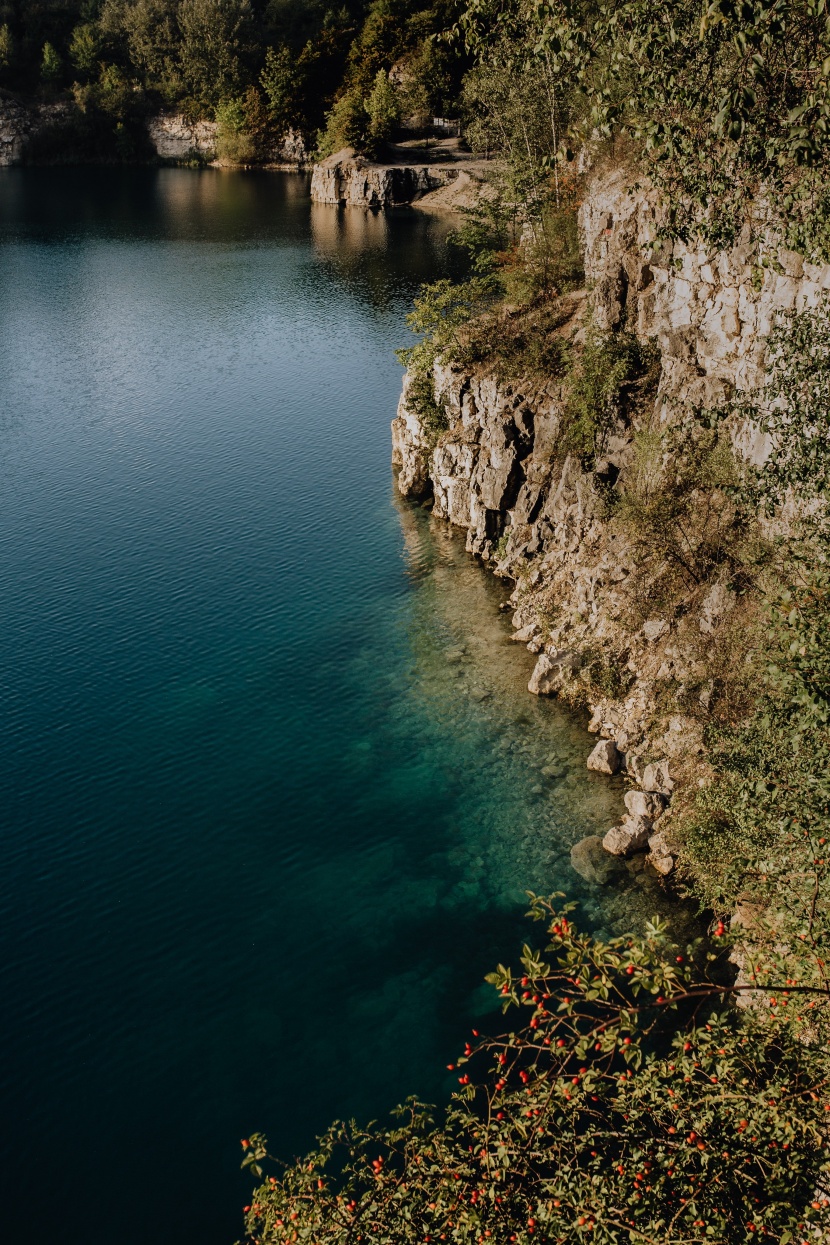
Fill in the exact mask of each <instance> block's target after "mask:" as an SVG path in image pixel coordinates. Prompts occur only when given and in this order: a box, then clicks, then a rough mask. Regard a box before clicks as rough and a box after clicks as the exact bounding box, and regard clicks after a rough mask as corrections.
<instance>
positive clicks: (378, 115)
mask: <svg viewBox="0 0 830 1245" xmlns="http://www.w3.org/2000/svg"><path fill="white" fill-rule="evenodd" d="M366 112H367V113H368V116H369V136H370V138H371V139H372V141H373V143H374V144H375V146H378V145H379V144H381V143H385V142H387V141H388V140H389V139H390V138H391V137H392V135H393V133H394V131H395V127H396V126H397V125H398V122H399V121H400V109H399V105H398V97H397V95H396V93H395V88H394V86H393V85H392V83H391V82H390V81H389V75H388V74H387V72H386V70H385V69H379V70H378V72H377V76H376V77H375V83H374V86H373V87H372V93H371V95H370V96H369V98H368V99H367V100H366Z"/></svg>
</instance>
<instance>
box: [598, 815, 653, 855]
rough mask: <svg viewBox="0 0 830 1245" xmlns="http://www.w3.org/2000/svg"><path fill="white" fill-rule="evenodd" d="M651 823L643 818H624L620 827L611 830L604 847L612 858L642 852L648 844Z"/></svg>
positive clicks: (605, 839) (603, 842)
mask: <svg viewBox="0 0 830 1245" xmlns="http://www.w3.org/2000/svg"><path fill="white" fill-rule="evenodd" d="M650 832H651V821H650V820H646V819H644V818H642V817H624V818H623V820H622V821H621V823H620V824H619V825H618V826H614V827H613V829H611V830H609V831H608V833H607V834H606V836H605V838H604V839H603V840H602V846H603V847H604V848H605V850H606V851H607V852H610V853H611V855H612V856H631V855H632V854H633V853H634V852H641V851H642V850H643V848H644V847H646V846H647V844H648V836H649V834H650Z"/></svg>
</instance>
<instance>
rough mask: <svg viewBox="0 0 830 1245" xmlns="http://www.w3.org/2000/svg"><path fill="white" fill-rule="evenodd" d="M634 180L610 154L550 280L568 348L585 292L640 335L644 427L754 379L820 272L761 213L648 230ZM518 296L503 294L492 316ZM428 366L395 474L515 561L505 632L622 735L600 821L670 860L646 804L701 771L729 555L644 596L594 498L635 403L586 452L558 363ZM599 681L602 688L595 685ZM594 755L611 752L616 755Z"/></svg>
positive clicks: (536, 680)
mask: <svg viewBox="0 0 830 1245" xmlns="http://www.w3.org/2000/svg"><path fill="white" fill-rule="evenodd" d="M633 180H634V178H633V177H632V176H631V175H630V174H628V173H627V172H626V171H625V170H622V169H612V170H611V171H610V172H604V173H602V174H601V175H600V174H598V175H596V176H595V177H594V180H593V182H592V183H590V184H589V185H588V187H587V191H586V194H585V195H584V199H583V205H582V208H581V211H580V227H581V231H582V241H583V247H584V257H585V269H586V276H587V278H588V282H587V284H588V285H589V286H590V287H591V292H590V295H588V294H587V293H584V292H583V293H582V294H573V295H569V296H567V297H565V298H563V299H562V300H561V310H562V317H561V323H560V324H559V327H558V328H556V329H555V330H553V332H554V334H555V335H559V336H560V337H561V338H562V339H563V341H564V343H565V344H566V348H567V350H568V351H571V352H578V351H579V349H580V348H581V346H582V343H584V341H585V340H586V332H587V322H588V317H587V315H586V309H588V308H590V317H591V322H592V323H593V325H594V326H595V327H597V328H599V329H600V330H614V329H618V328H620V327H622V326H624V327H626V328H627V329H628V330H632V329H633V330H635V331H636V333H637V335H638V337H639V338H640V339H641V340H646V341H651V342H653V343H654V345H655V347H656V350H657V354H658V356H659V384H658V387H657V390H656V399H654V405H653V408H650V409H649V411H647V412H646V414H645V416H644V417H643V418H644V419H645V420H646V425H645V426H646V427H648V428H649V429H653V428H654V427H657V428H661V427H667V426H668V425H669V424H670V423H671V422H672V420H673V419H675V418H676V416H675V411H677V410H678V409H680V404H681V403H683V404H685V406H686V408H687V409H688V407H689V406H705V407H711V406H713V405H715V404H717V403H718V402H719V401H721V400H722V399H723V398H724V396H725V395H728V394H729V393H730V392H731V391H732V390H733V389H734V388H736V387H737V388H752V387H754V386H757V385H758V384H759V383H760V382H761V380H762V379H763V375H764V369H765V365H766V356H765V337H766V335H767V334H768V333H769V330H770V328H771V327H772V325H773V323H774V321H775V317H776V316H777V315H778V314H779V313H780V312H782V311H789V310H793V309H802V308H805V307H808V306H812V305H815V304H816V303H817V302H818V301H819V300H820V299H821V298H822V296H823V294H824V292H825V291H830V265H828V266H824V267H819V266H816V265H811V264H807V263H803V262H802V260H801V259H800V258H799V257H798V256H795V255H793V254H792V253H790V252H787V251H786V250H783V249H782V248H781V247H780V246H779V245H777V244H776V241H775V234H774V229H772V227H768V228H767V233H766V235H765V237H766V241H763V242H762V243H761V244H760V245H759V244H758V242H757V239H756V241H755V242H754V243H751V241H750V237H749V232H748V231H747V233H746V234H745V235H742V236H741V237H740V238H739V239H738V240H737V243H736V244H735V245H734V246H733V247H732V249H731V250H729V251H722V252H717V253H710V254H707V253H705V252H703V251H702V250H698V249H695V248H690V247H687V246H685V245H684V244H682V243H679V242H678V243H675V244H674V245H673V246H670V245H669V244H667V243H665V242H663V241H659V227H660V224H661V213H660V207H659V204H658V202H657V199H656V196H655V195H654V194H653V193H652V192H650V191H649V190H648V188H640V189H637V190H636V191H629V189H628V187H629V185H630V184H631V182H632V181H633ZM762 207H763V205H762ZM758 210H759V211H760V210H762V209H761V208H759V209H758ZM765 260H766V261H767V262H766V263H764V261H765ZM515 314H517V313H515V312H513V311H510V310H508V311H506V312H505V313H504V315H505V333H509V332H510V331H511V317H512V316H513V315H515ZM433 379H434V389H435V396H436V399H437V400H438V401H439V403H440V404H441V406H442V407H443V409H444V411H445V412H446V414H447V422H448V427H447V429H446V431H445V432H443V433H441V435H440V436H435V435H434V434H431V433H430V432H429V431H428V430H427V429H425V428H424V427H423V426H422V424H421V423H420V421H419V419H418V416H417V413H416V412H415V411H414V410H413V409H412V406H411V404H410V403H409V401H408V396H407V395H408V392H409V391H408V389H407V388H405V389H404V392H403V395H402V398H401V403H400V405H399V409H398V415H397V418H396V419H395V421H394V422H393V425H392V434H393V461H394V462H395V463H396V464H397V465H398V466H399V468H400V474H399V477H398V479H399V486H400V488H401V491H402V492H403V493H412V494H415V495H418V496H420V497H423V496H425V495H427V494H428V492H429V491H431V492H432V495H433V497H434V512H435V514H436V515H437V516H439V517H441V518H443V519H446V520H448V521H449V522H451V523H453V524H455V525H457V526H458V527H460V528H461V529H463V530H464V531H466V534H467V548H468V550H469V551H470V552H471V553H474V554H476V555H478V556H479V557H481V558H482V559H483V560H485V561H486V562H488V563H489V564H490V566H491V567H492V568H493V570H494V571H495V572H496V573H497V574H499V575H501V576H503V577H505V578H508V579H510V580H512V582H513V585H514V586H513V591H512V595H511V598H510V603H511V605H512V608H513V610H514V613H513V626H514V636H515V638H516V640H517V641H520V642H524V643H526V644H527V646H528V648H529V649H530V650H531V651H532V652H534V653H536V654H538V659H537V664H536V668H535V669H534V672H533V676H532V678H531V682H530V690H531V691H532V692H534V693H536V694H539V695H563V696H565V697H566V698H567V699H569V700H570V701H571V702H572V703H582V704H585V703H587V704H588V707H589V708H590V710H591V714H592V716H591V721H590V724H589V729H590V730H591V731H593V732H595V733H597V734H598V735H599V736H600V740H601V746H600V752H601V753H602V756H603V757H608V756H613V755H617V756H618V757H619V758H620V766H621V768H622V769H623V771H624V773H625V774H626V775H627V776H628V778H629V779H630V780H633V781H634V782H635V783H636V784H637V788H638V790H637V792H632V793H631V795H632V798H631V802H630V803H629V818H631V819H632V820H630V821H628V822H626V823H624V828H621V827H615V828H614V832H613V834H612V840H613V844H614V850H621V851H622V852H623V853H624V854H626V853H628V852H629V851H630V850H636V851H642V850H643V849H644V848H645V847H646V846H647V847H648V856H647V857H646V860H647V862H648V865H649V866H650V867H651V868H652V869H653V871H654V872H655V873H657V874H661V875H666V874H668V873H669V872H670V871H671V870H672V868H673V867H674V865H675V861H676V858H677V852H676V850H675V848H674V846H673V844H672V840H671V837H670V810H669V812H668V813H666V812H664V810H663V808H662V807H658V805H659V806H663V805H665V804H667V803H668V801H669V799H670V797H671V796H672V794H673V793H674V791H675V788H676V787H680V788H683V787H684V786H689V785H690V784H692V783H696V782H697V779H698V775H699V773H700V769H699V767H700V765H701V757H702V754H703V747H702V733H703V727H704V724H705V721H706V716H707V713H708V712H709V706H710V703H711V699H712V695H713V689H714V687H715V683H716V678H717V672H716V671H715V670H713V667H712V655H713V653H716V652H717V646H718V642H719V637H720V636H721V635H722V634H725V629H726V628H729V627H732V628H733V631H734V630H736V629H738V630H739V621H740V617H741V613H740V611H741V610H742V609H746V608H748V606H747V605H746V604H745V603H743V602H741V601H740V600H739V599H738V597H737V596H736V594H735V592H734V590H733V588H732V586H731V584H730V582H729V576H728V572H726V571H724V572H723V573H721V572H719V571H718V569H717V568H715V569H714V570H713V572H712V573H711V575H710V576H709V578H708V581H707V582H702V583H700V584H696V583H691V585H690V587H689V588H688V591H685V592H684V594H683V597H682V600H681V599H678V600H677V601H676V602H675V603H672V602H671V601H669V602H666V603H664V604H663V605H661V607H660V612H659V613H656V612H654V613H650V614H646V613H644V610H645V609H646V608H648V607H649V603H650V602H651V601H652V600H653V599H654V598H653V594H651V593H650V592H649V591H648V584H646V585H645V586H644V584H643V582H642V579H639V580H638V575H641V572H640V571H639V570H638V558H637V552H636V549H635V547H634V546H633V545H632V543H631V541H630V540H629V538H628V537H627V535H626V531H625V529H624V528H623V527H622V526H621V525H620V524H615V523H614V522H613V521H612V520H611V519H609V507H608V504H607V498H608V495H609V490H616V492H617V493H618V494H619V492H620V490H621V489H623V490H624V488H625V484H626V480H627V479H629V478H631V473H632V472H633V470H634V469H635V466H636V461H637V460H636V453H637V440H636V439H637V436H638V432H639V427H638V425H637V423H636V420H634V421H633V422H632V419H630V418H627V417H626V416H625V414H624V413H623V414H620V416H619V417H618V418H617V419H616V422H614V423H613V425H612V427H611V429H610V431H609V433H608V435H607V438H606V443H605V446H604V449H603V453H602V456H601V458H600V459H599V460H597V461H595V462H594V463H593V464H589V463H587V462H586V461H585V460H583V459H580V458H578V457H576V456H575V455H574V454H572V453H568V452H566V451H565V450H563V448H562V435H561V434H562V429H563V427H564V426H565V425H564V421H565V419H566V414H567V406H566V404H567V390H566V387H565V384H566V382H565V381H563V380H562V379H561V378H560V377H559V376H557V375H550V376H543V377H538V376H537V377H536V378H535V379H528V378H525V379H520V378H518V377H517V378H510V379H507V378H505V375H504V369H502V370H501V372H500V371H499V370H498V369H497V368H496V366H495V365H493V364H490V363H488V360H487V359H486V358H485V359H484V360H483V361H482V362H481V363H480V364H477V365H474V366H462V365H460V364H457V363H454V362H453V360H452V359H450V358H447V359H443V360H439V362H438V363H437V364H436V366H435V369H434V378H433ZM731 435H732V436H733V442H734V444H735V447H736V449H737V451H738V452H739V453H741V454H743V455H745V456H746V457H747V458H749V459H750V460H752V461H754V462H756V463H758V462H762V461H763V460H764V457H765V456H766V454H767V453H768V450H769V446H768V444H767V443H766V441H765V438H764V436H763V435H762V434H761V433H759V432H758V430H757V429H756V428H754V427H753V426H751V425H746V426H739V427H737V428H734V427H733V428H732V430H731ZM650 608H651V610H654V608H655V607H654V605H651V606H650ZM736 620H737V621H736ZM604 683H608V684H611V685H614V686H613V690H609V691H608V692H605V691H602V690H600V689H601V688H602V686H603V684H604ZM612 749H613V752H612ZM598 755H599V754H598V753H597V751H596V749H595V751H594V753H592V764H593V758H594V757H596V756H598ZM600 768H602V767H600ZM605 772H609V773H611V772H614V768H613V763H612V762H611V761H608V762H607V768H606V770H605ZM646 831H649V833H646ZM635 840H636V843H637V847H636V848H634V847H633V846H632V844H633V843H634V841H635ZM609 842H610V841H609ZM594 846H595V845H594ZM586 851H587V849H586Z"/></svg>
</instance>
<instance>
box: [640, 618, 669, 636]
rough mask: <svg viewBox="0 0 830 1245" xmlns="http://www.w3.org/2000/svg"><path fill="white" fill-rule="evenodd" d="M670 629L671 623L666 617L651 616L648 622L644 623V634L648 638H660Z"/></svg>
mask: <svg viewBox="0 0 830 1245" xmlns="http://www.w3.org/2000/svg"><path fill="white" fill-rule="evenodd" d="M668 629H669V624H668V623H667V622H666V620H665V618H649V620H648V622H644V623H643V635H644V636H645V638H646V639H647V640H659V639H660V636H661V635H665V634H666V632H667V631H668Z"/></svg>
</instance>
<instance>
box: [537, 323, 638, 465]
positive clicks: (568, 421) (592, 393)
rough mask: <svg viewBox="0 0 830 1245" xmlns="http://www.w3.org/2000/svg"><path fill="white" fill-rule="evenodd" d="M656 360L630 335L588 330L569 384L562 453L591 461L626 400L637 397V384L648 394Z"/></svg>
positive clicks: (622, 410)
mask: <svg viewBox="0 0 830 1245" xmlns="http://www.w3.org/2000/svg"><path fill="white" fill-rule="evenodd" d="M656 363H657V357H656V354H655V351H654V350H653V348H651V347H649V346H647V345H643V343H642V342H640V341H639V340H638V339H637V337H635V335H634V334H633V333H626V332H622V333H609V334H603V333H599V332H597V331H596V330H591V331H589V334H588V339H587V341H586V344H585V349H584V351H583V352H582V355H581V358H580V360H579V363H578V365H577V368H576V370H575V372H574V374H573V376H572V377H571V380H570V382H569V392H568V400H567V404H566V409H565V414H564V418H563V431H562V438H561V441H562V450H563V452H564V453H569V454H576V455H578V456H579V457H580V458H582V459H585V460H587V461H589V462H590V463H591V464H593V463H594V462H595V461H596V459H597V457H598V456H599V455H600V454H602V452H603V450H604V448H605V445H606V441H607V438H608V436H609V434H610V432H611V430H612V429H613V428H614V427H615V425H616V424H617V422H618V421H619V419H620V418H622V417H623V416H624V415H625V413H626V407H627V406H629V405H630V404H631V402H632V400H633V401H640V400H642V391H643V388H645V389H646V390H647V392H648V393H650V394H651V396H652V397H653V391H654V387H655V386H656V380H657V374H656V370H655V369H656ZM643 382H646V383H645V385H643Z"/></svg>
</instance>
